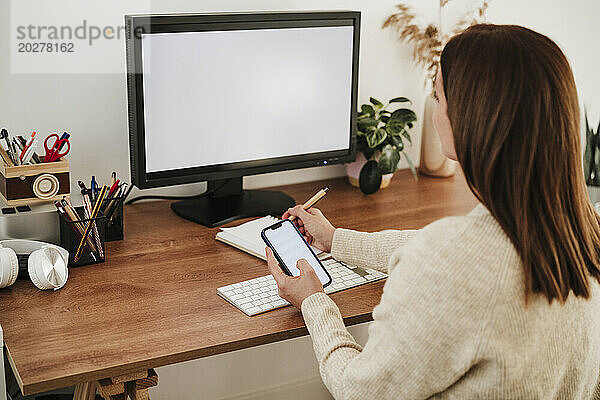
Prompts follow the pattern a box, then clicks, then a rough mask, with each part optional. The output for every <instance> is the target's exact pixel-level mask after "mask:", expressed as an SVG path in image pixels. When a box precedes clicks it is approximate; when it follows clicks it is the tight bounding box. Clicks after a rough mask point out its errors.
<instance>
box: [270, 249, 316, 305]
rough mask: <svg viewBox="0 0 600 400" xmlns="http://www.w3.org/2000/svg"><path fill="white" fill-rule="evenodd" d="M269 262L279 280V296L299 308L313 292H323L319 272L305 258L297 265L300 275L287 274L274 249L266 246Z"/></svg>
mask: <svg viewBox="0 0 600 400" xmlns="http://www.w3.org/2000/svg"><path fill="white" fill-rule="evenodd" d="M265 250H266V253H267V264H268V265H269V269H270V270H271V275H273V278H275V282H277V287H278V288H279V297H281V298H282V299H284V300H287V301H289V302H290V303H291V304H292V305H293V306H294V307H296V308H297V309H298V310H300V308H301V307H302V302H303V301H304V299H306V298H307V297H308V296H310V295H311V294H315V293H319V292H321V293H323V292H324V291H323V285H322V284H321V281H320V280H319V277H318V276H317V273H316V272H315V270H314V269H312V267H311V266H310V264H309V263H308V261H306V260H305V259H301V260H298V264H297V267H298V269H299V270H300V276H288V275H286V274H285V273H284V272H283V270H282V269H281V267H279V264H278V263H277V260H276V259H275V257H274V256H273V251H271V249H270V248H268V247H267V248H266V249H265Z"/></svg>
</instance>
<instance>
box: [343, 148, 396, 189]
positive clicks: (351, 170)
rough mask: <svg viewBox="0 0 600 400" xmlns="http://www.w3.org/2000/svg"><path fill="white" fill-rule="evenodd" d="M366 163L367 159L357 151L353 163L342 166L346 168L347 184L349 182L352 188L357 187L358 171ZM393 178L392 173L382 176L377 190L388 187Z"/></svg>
mask: <svg viewBox="0 0 600 400" xmlns="http://www.w3.org/2000/svg"><path fill="white" fill-rule="evenodd" d="M366 163H367V159H366V158H365V155H364V154H363V153H362V152H360V151H358V152H356V160H355V161H353V162H351V163H347V164H344V166H345V167H346V175H347V176H348V182H350V184H351V185H352V186H355V187H359V184H358V178H359V176H360V171H361V170H362V167H363V166H364V165H365V164H366ZM393 177H394V174H393V173H391V174H385V175H383V176H382V177H381V185H380V186H379V189H385V188H386V187H388V186H390V182H391V181H392V178H393Z"/></svg>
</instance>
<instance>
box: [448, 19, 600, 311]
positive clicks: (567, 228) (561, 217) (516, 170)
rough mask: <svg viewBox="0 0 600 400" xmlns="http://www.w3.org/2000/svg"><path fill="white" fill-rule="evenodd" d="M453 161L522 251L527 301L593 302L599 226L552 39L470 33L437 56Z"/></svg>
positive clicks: (494, 28) (565, 67)
mask: <svg viewBox="0 0 600 400" xmlns="http://www.w3.org/2000/svg"><path fill="white" fill-rule="evenodd" d="M441 68H442V78H443V85H444V91H445V95H446V99H447V102H448V117H449V119H450V123H451V125H452V130H453V133H454V142H455V147H456V154H457V157H458V161H459V162H460V164H461V166H462V168H463V171H464V173H465V177H466V180H467V182H468V184H469V186H470V187H471V190H472V191H473V193H475V195H476V196H477V197H478V198H479V200H480V201H481V202H482V203H483V204H484V205H485V206H486V207H487V208H488V209H489V210H490V212H491V214H492V215H493V216H494V217H495V218H496V220H497V221H498V222H499V224H500V225H501V226H502V229H503V230H504V232H506V234H507V235H508V237H509V238H510V240H511V241H512V243H513V245H514V246H515V248H516V250H517V252H518V253H519V255H520V257H521V260H522V263H523V268H524V269H525V289H526V299H529V298H530V296H531V294H533V293H541V294H543V295H544V296H545V297H546V298H547V299H548V301H549V302H550V303H551V302H552V300H553V299H557V300H558V301H560V302H561V303H564V302H565V301H566V299H567V297H568V296H569V293H570V292H571V291H572V292H573V293H574V294H575V295H576V296H581V297H584V298H589V297H590V291H591V288H590V283H591V282H590V281H591V277H594V278H596V280H599V281H600V270H599V262H600V218H599V216H598V214H596V212H595V211H594V209H593V207H592V205H591V204H590V201H589V200H588V196H587V192H586V186H585V181H584V177H583V168H582V162H581V149H580V126H579V121H580V110H579V104H578V98H577V91H576V88H575V81H574V79H573V73H572V71H571V68H570V66H569V63H568V61H567V59H566V57H565V55H564V54H563V53H562V51H561V50H560V49H559V48H558V46H557V45H556V44H555V43H554V42H553V41H552V40H550V39H549V38H548V37H546V36H544V35H541V34H539V33H536V32H534V31H532V30H530V29H526V28H523V27H520V26H512V25H474V26H472V27H470V28H469V29H467V30H466V31H464V32H463V33H461V34H459V35H457V36H455V37H454V38H452V39H451V40H450V41H449V42H448V44H447V45H446V46H445V48H444V50H443V52H442V56H441Z"/></svg>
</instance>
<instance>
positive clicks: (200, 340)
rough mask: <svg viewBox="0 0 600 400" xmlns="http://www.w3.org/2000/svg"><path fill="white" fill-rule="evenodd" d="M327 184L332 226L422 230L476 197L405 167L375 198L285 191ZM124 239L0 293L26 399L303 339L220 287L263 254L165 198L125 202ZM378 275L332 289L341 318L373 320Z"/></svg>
mask: <svg viewBox="0 0 600 400" xmlns="http://www.w3.org/2000/svg"><path fill="white" fill-rule="evenodd" d="M324 185H328V186H329V187H330V188H331V190H330V191H329V194H328V195H327V197H326V198H325V199H324V200H323V201H321V202H320V203H319V207H320V208H321V210H322V211H323V212H324V213H325V214H326V215H327V216H328V217H329V218H330V220H331V222H332V223H333V224H334V226H338V227H348V228H352V229H358V230H368V231H374V230H381V229H390V228H398V229H403V228H421V227H423V226H424V225H426V224H428V223H430V222H432V221H434V220H437V219H439V218H441V217H444V216H448V215H460V214H465V213H467V212H468V211H469V210H470V209H471V208H472V207H473V206H474V205H475V199H474V198H473V196H472V195H471V193H470V192H469V190H468V188H467V186H466V184H465V182H464V178H463V177H462V175H460V176H457V177H455V178H450V179H435V178H427V177H421V178H420V180H419V181H418V182H415V181H414V180H413V179H412V177H411V176H410V173H408V172H407V171H400V172H398V173H397V176H396V177H394V180H393V182H392V184H391V186H390V187H389V188H388V189H385V190H382V191H380V192H378V193H376V194H374V195H371V196H364V195H363V194H362V193H361V192H360V191H359V190H358V189H355V188H352V187H350V185H349V184H348V183H347V181H346V180H345V179H341V178H340V179H336V180H330V181H326V182H311V183H304V184H298V185H293V186H287V187H283V188H282V189H283V190H285V191H286V192H287V193H289V194H290V195H291V196H293V197H294V198H295V199H296V200H297V201H298V202H303V201H304V200H305V199H307V198H308V197H310V196H311V195H312V194H314V193H315V192H316V191H317V190H318V189H319V188H321V187H323V186H324ZM125 221H126V225H125V240H123V241H120V242H112V243H107V248H106V254H107V261H106V262H105V263H104V264H99V265H94V266H86V267H81V268H74V269H71V271H70V276H69V281H68V282H67V285H66V286H65V287H64V288H63V289H61V290H59V291H57V292H42V291H39V290H37V289H36V288H35V287H34V286H33V285H32V284H31V282H29V281H28V280H19V281H17V283H16V284H15V285H13V286H11V287H10V288H7V289H3V290H0V325H1V326H2V328H3V329H4V339H5V343H6V348H7V350H8V355H9V359H10V363H11V365H12V368H13V370H14V371H15V373H16V376H17V379H18V381H19V385H20V386H21V390H22V392H23V393H24V394H25V395H29V394H34V393H38V392H41V391H46V390H51V389H55V388H59V387H64V386H69V385H73V384H76V383H82V382H87V381H94V380H98V379H101V378H107V377H112V376H117V375H121V374H125V373H128V372H133V371H140V370H144V369H148V368H154V367H160V366H164V365H168V364H173V363H177V362H181V361H186V360H191V359H195V358H200V357H206V356H210V355H214V354H219V353H225V352H228V351H232V350H238V349H243V348H247V347H251V346H256V345H260V344H265V343H270V342H275V341H279V340H284V339H289V338H293V337H297V336H301V335H306V334H307V331H306V328H305V326H304V322H303V320H302V316H301V315H300V313H299V312H298V311H297V310H296V309H294V308H292V307H286V308H283V309H279V310H276V311H272V312H268V313H265V314H262V315H259V316H255V317H247V316H246V315H244V314H243V313H241V312H240V311H238V310H237V309H236V308H234V307H233V306H231V305H230V304H228V303H227V302H225V301H224V300H223V299H221V298H220V297H219V296H217V293H216V289H217V287H220V286H223V285H227V284H231V283H235V282H239V281H242V280H246V279H250V278H255V277H258V276H262V275H266V274H267V273H268V271H267V267H266V265H265V264H264V262H263V261H261V260H258V259H256V258H254V257H252V256H249V255H247V254H245V253H242V252H240V251H238V250H235V249H233V248H231V247H229V246H227V245H225V244H223V243H220V242H217V241H215V240H214V236H215V234H216V232H217V231H218V229H208V228H205V227H202V226H200V225H196V224H194V223H191V222H188V221H185V220H183V219H180V218H179V217H177V216H176V215H175V214H174V213H173V212H172V211H171V210H170V208H169V203H168V202H152V203H144V204H136V205H132V206H127V207H125ZM382 287H383V283H382V282H377V283H371V284H367V285H365V286H361V287H358V288H354V289H350V290H347V291H344V292H340V293H336V294H333V295H332V296H331V297H332V298H333V300H334V301H335V302H336V303H337V304H338V305H339V307H340V310H341V312H342V315H343V316H344V320H345V322H346V324H347V325H353V324H358V323H361V322H365V321H369V320H371V311H372V310H373V307H374V306H375V305H377V304H378V303H379V300H380V297H381V290H382Z"/></svg>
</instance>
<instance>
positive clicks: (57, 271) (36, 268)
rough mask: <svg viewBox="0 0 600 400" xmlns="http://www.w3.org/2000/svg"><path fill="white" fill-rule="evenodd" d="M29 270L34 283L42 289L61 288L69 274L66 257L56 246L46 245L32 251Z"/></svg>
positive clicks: (28, 264) (28, 265)
mask: <svg viewBox="0 0 600 400" xmlns="http://www.w3.org/2000/svg"><path fill="white" fill-rule="evenodd" d="M27 270H28V271H29V278H31V281H32V282H33V284H34V285H35V286H36V287H37V288H38V289H41V290H48V289H60V288H61V287H63V286H64V284H65V283H66V282H67V277H68V275H69V271H68V268H67V264H66V262H65V259H64V258H63V256H62V254H60V252H59V251H58V250H57V249H56V248H54V247H45V248H43V249H40V250H36V251H34V252H33V253H31V254H30V255H29V260H28V263H27Z"/></svg>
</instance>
